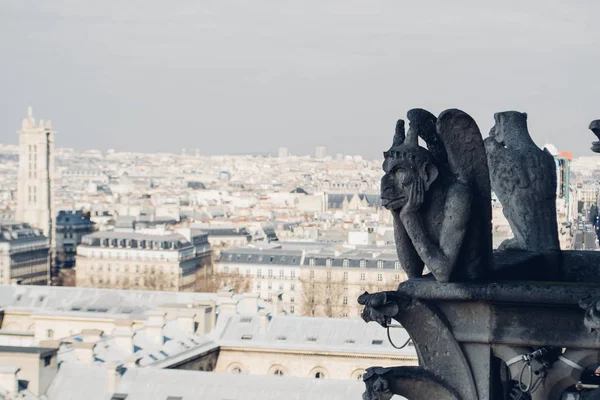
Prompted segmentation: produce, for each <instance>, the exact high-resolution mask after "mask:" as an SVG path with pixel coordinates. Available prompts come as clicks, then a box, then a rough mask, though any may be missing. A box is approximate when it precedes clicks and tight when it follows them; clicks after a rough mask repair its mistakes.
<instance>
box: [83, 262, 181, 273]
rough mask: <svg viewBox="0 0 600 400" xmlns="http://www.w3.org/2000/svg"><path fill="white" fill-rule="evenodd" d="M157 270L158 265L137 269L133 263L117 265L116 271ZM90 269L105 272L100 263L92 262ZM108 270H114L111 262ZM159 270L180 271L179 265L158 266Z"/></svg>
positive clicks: (107, 267)
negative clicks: (130, 264)
mask: <svg viewBox="0 0 600 400" xmlns="http://www.w3.org/2000/svg"><path fill="white" fill-rule="evenodd" d="M156 270H157V266H156V265H150V266H148V265H142V266H141V267H140V266H139V265H136V266H135V270H134V267H133V265H132V266H129V265H124V266H121V265H117V266H116V267H115V271H116V272H121V271H122V272H136V273H139V272H150V273H154V272H156ZM90 271H92V272H93V271H96V272H104V266H103V265H102V264H98V265H94V264H91V265H90ZM106 271H107V272H111V271H112V266H111V265H110V264H106ZM158 271H159V272H162V273H169V272H170V273H172V274H177V273H178V272H179V267H178V266H177V265H173V266H170V265H165V266H163V267H162V268H161V266H158Z"/></svg>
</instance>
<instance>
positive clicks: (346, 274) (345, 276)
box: [344, 272, 348, 281]
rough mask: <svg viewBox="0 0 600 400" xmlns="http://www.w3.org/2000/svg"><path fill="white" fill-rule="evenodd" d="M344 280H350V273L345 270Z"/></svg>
mask: <svg viewBox="0 0 600 400" xmlns="http://www.w3.org/2000/svg"><path fill="white" fill-rule="evenodd" d="M344 280H345V281H347V280H348V273H347V272H344Z"/></svg>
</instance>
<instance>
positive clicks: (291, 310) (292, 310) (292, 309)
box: [290, 306, 296, 314]
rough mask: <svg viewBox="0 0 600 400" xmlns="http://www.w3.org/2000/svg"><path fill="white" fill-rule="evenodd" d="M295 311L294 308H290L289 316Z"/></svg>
mask: <svg viewBox="0 0 600 400" xmlns="http://www.w3.org/2000/svg"><path fill="white" fill-rule="evenodd" d="M295 309H296V308H295V307H294V306H290V314H293V313H294V310H295Z"/></svg>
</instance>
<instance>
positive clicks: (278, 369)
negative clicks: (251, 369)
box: [228, 363, 365, 380]
mask: <svg viewBox="0 0 600 400" xmlns="http://www.w3.org/2000/svg"><path fill="white" fill-rule="evenodd" d="M228 371H229V372H230V373H233V374H242V373H244V372H245V370H244V367H243V366H242V365H241V364H238V363H234V364H232V365H230V366H229V368H228ZM286 371H287V369H286V368H285V367H283V366H282V365H273V366H271V368H269V371H268V374H269V375H275V376H285V375H287V372H286ZM364 374H365V370H364V369H358V370H356V371H354V372H352V375H351V376H350V378H351V379H355V380H362V378H363V375H364ZM327 376H328V373H327V370H326V369H325V368H322V367H316V368H313V369H312V370H311V371H310V372H309V377H311V378H314V379H326V378H327Z"/></svg>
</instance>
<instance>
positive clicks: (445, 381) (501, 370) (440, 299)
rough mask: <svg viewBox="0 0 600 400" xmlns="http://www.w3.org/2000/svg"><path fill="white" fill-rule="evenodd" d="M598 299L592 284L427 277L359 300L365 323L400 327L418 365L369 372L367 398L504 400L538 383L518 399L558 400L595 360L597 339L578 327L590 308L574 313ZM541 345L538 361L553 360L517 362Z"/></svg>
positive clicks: (598, 346)
mask: <svg viewBox="0 0 600 400" xmlns="http://www.w3.org/2000/svg"><path fill="white" fill-rule="evenodd" d="M598 296H600V285H598V283H584V282H543V281H522V282H514V281H512V282H488V283H438V282H436V281H435V280H433V279H428V278H417V279H411V280H409V281H406V282H404V283H401V284H400V285H399V287H398V290H397V291H391V292H382V293H376V294H373V295H369V294H365V295H363V296H361V298H360V299H359V301H360V302H361V303H362V304H365V306H366V307H365V311H364V313H363V318H364V319H365V320H366V321H377V322H379V323H380V324H382V325H384V326H385V325H387V324H388V323H389V322H390V319H394V320H396V321H398V322H399V323H400V324H401V325H403V326H404V328H405V329H406V330H407V331H408V333H409V335H410V336H411V338H412V340H413V343H414V345H415V348H416V351H417V354H418V357H419V365H420V366H419V368H418V369H414V368H411V369H406V368H403V367H398V368H391V369H390V368H388V369H377V368H373V369H370V370H369V373H368V374H367V375H366V376H365V383H366V385H367V391H366V394H365V399H367V400H371V399H388V398H390V397H391V395H392V394H394V393H395V394H399V395H403V396H405V397H407V398H409V399H410V400H413V399H415V400H421V399H429V398H437V399H446V398H448V399H462V400H504V399H510V398H511V397H510V395H509V393H510V391H511V390H513V392H517V391H520V390H519V389H518V386H517V385H518V384H519V383H518V382H521V387H522V388H526V387H527V386H528V385H529V386H531V385H534V384H535V382H537V381H538V379H539V380H540V381H539V382H538V383H537V384H536V385H537V386H536V389H535V390H534V391H533V392H532V393H527V395H528V396H530V397H526V396H525V397H522V399H523V400H525V399H528V398H531V399H534V400H548V399H560V398H561V396H562V393H563V391H564V390H565V389H566V388H568V387H570V386H573V385H575V384H576V383H577V382H578V381H579V377H580V375H581V368H585V367H586V366H588V365H590V364H594V363H597V362H598V361H599V360H600V359H599V355H600V338H599V335H598V334H597V333H595V332H590V329H589V328H588V327H586V326H585V325H584V316H585V314H586V310H585V309H583V308H581V307H580V301H582V300H583V299H589V298H596V297H598ZM540 348H544V349H545V350H540V353H539V354H541V353H542V352H544V351H546V350H548V349H550V350H551V352H552V351H555V352H556V353H557V354H555V355H554V357H553V356H552V355H546V356H545V358H544V356H540V358H539V359H535V358H532V359H530V360H527V359H524V358H523V357H522V356H523V355H525V356H526V358H527V357H528V355H530V354H531V353H532V352H534V351H535V350H537V349H540ZM552 348H554V349H552ZM559 349H564V351H563V350H559ZM558 353H560V355H559V354H558ZM544 361H548V364H549V365H546V366H543V362H544ZM536 371H537V372H538V373H539V374H536ZM529 373H533V376H532V377H531V379H530V378H529ZM542 376H543V377H542ZM415 388H417V389H418V391H417V392H415V390H417V389H415ZM411 396H412V397H411ZM429 396H431V397H429ZM434 396H435V397H434Z"/></svg>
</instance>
